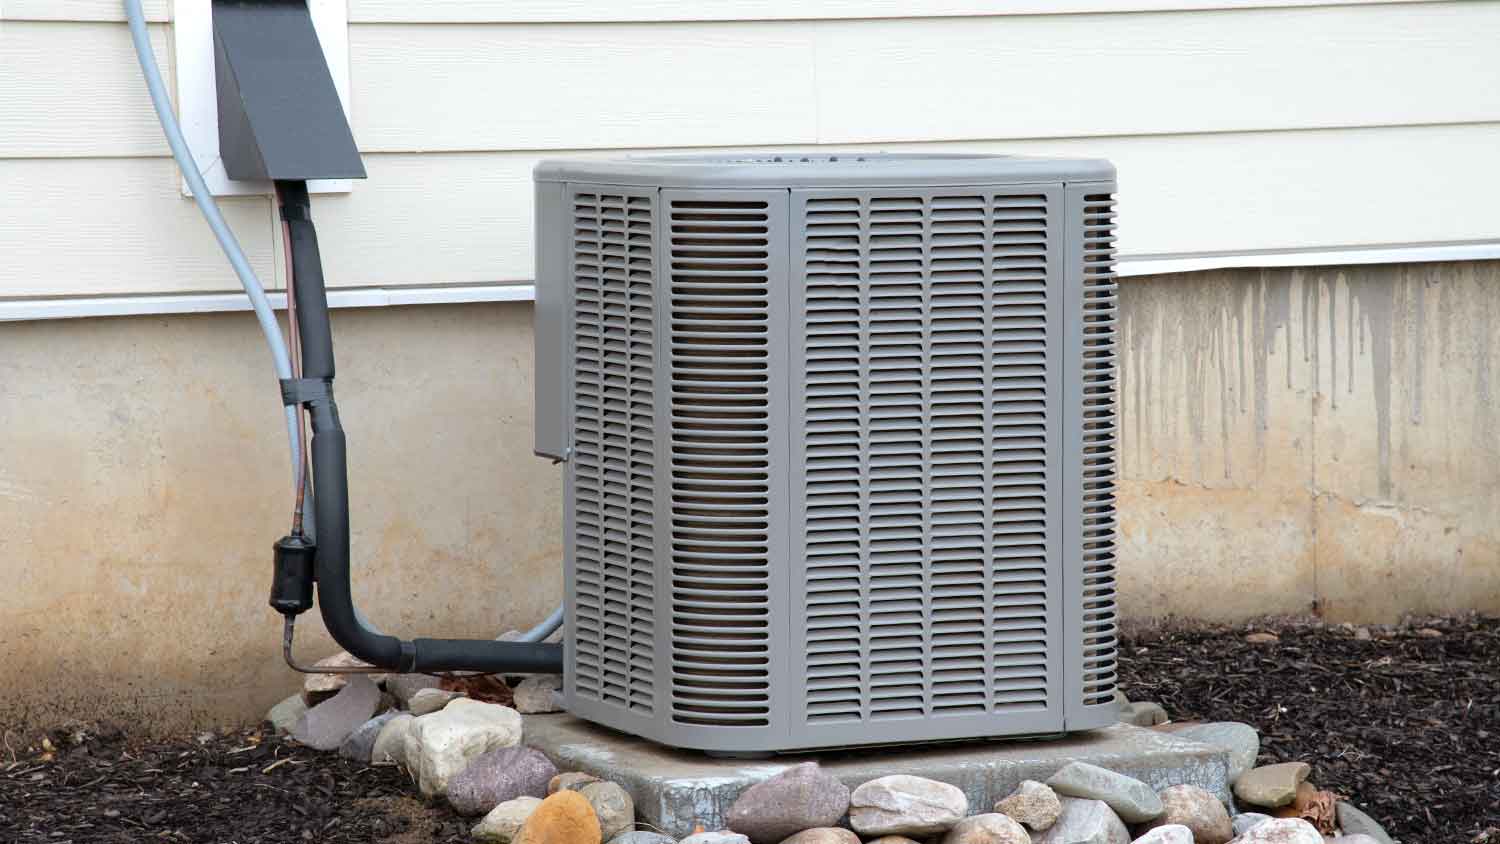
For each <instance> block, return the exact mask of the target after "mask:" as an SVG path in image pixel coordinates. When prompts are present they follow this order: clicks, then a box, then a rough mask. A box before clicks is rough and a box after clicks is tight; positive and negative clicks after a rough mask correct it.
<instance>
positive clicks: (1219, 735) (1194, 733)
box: [1162, 721, 1260, 785]
mask: <svg viewBox="0 0 1500 844" xmlns="http://www.w3.org/2000/svg"><path fill="white" fill-rule="evenodd" d="M1162 729H1163V730H1165V731H1166V732H1169V733H1172V734H1173V735H1176V736H1180V737H1182V738H1185V739H1187V740H1188V741H1196V742H1201V743H1203V744H1207V745H1212V746H1214V747H1217V748H1220V749H1222V750H1224V751H1226V752H1228V754H1229V784H1230V785H1234V784H1235V782H1236V781H1238V780H1239V778H1240V777H1241V776H1242V775H1243V774H1244V773H1245V772H1246V771H1248V770H1250V769H1251V768H1254V767H1255V760H1256V758H1257V757H1258V756H1260V733H1257V732H1256V731H1255V728H1254V727H1252V726H1250V725H1249V724H1242V723H1240V722H1239V721H1214V722H1211V723H1208V724H1181V725H1177V724H1171V725H1167V726H1164V727H1163V728H1162Z"/></svg>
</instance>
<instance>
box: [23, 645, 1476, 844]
mask: <svg viewBox="0 0 1500 844" xmlns="http://www.w3.org/2000/svg"><path fill="white" fill-rule="evenodd" d="M1250 630H1256V631H1271V632H1275V633H1277V635H1278V636H1279V638H1280V640H1279V641H1278V642H1274V643H1267V644H1251V643H1249V642H1247V641H1246V640H1245V635H1246V633H1247V632H1249V631H1250ZM1368 632H1370V634H1371V635H1370V638H1368V639H1362V638H1356V631H1355V630H1354V629H1350V628H1342V627H1337V626H1325V625H1321V624H1315V623H1297V622H1287V621H1281V622H1275V623H1266V624H1258V625H1254V626H1253V627H1250V628H1246V627H1236V628H1215V629H1202V628H1199V629H1165V628H1164V629H1157V630H1152V631H1145V632H1136V633H1133V634H1131V635H1128V636H1126V637H1125V639H1124V641H1123V643H1122V649H1121V654H1122V657H1123V659H1122V668H1123V675H1122V685H1123V688H1124V690H1125V692H1126V694H1127V695H1128V696H1129V697H1130V698H1131V699H1132V700H1156V701H1158V702H1160V703H1161V704H1162V705H1164V706H1165V707H1166V708H1167V710H1168V712H1170V713H1171V714H1172V716H1173V718H1174V719H1176V720H1190V719H1200V720H1239V721H1245V722H1247V723H1250V724H1252V725H1254V726H1255V727H1256V728H1257V729H1259V730H1260V731H1261V735H1262V744H1261V761H1262V762H1278V761H1289V760H1295V759H1300V760H1303V761H1306V762H1308V763H1310V764H1311V765H1312V766H1313V780H1314V781H1315V782H1316V783H1317V784H1318V785H1319V786H1320V787H1322V788H1327V789H1331V790H1333V791H1335V792H1337V793H1339V794H1341V795H1344V796H1347V797H1349V798H1350V799H1351V801H1352V802H1354V803H1356V804H1357V805H1359V806H1361V807H1362V808H1364V809H1365V810H1366V811H1367V812H1368V813H1369V814H1371V815H1372V816H1374V817H1375V818H1376V819H1377V820H1379V821H1380V822H1381V823H1383V824H1385V826H1386V829H1387V830H1388V831H1390V833H1391V834H1392V835H1393V836H1396V837H1397V838H1399V839H1401V841H1402V842H1403V844H1453V842H1471V841H1480V842H1485V841H1491V840H1493V841H1495V842H1497V843H1500V829H1497V830H1495V831H1494V832H1493V833H1487V832H1486V830H1489V829H1490V828H1491V827H1492V826H1500V619H1481V618H1462V619H1449V620H1439V621H1430V622H1426V623H1423V624H1420V625H1410V626H1405V627H1402V628H1396V629H1385V628H1370V629H1369V631H1368ZM411 794H412V790H411V788H410V787H409V785H408V783H407V781H406V778H405V776H404V775H402V774H401V773H399V772H398V771H396V770H394V769H392V768H371V767H368V766H365V765H358V764H354V763H351V762H349V761H347V760H343V759H340V758H338V757H337V756H336V755H335V754H329V753H318V752H315V751H312V750H308V749H306V748H303V747H299V746H297V745H296V744H295V743H293V742H291V741H290V740H287V739H284V738H278V737H274V736H271V735H268V734H267V733H265V732H262V731H259V730H249V731H226V732H220V733H209V734H203V735H199V736H193V737H188V738H185V739H182V740H178V741H172V742H159V741H155V742H143V741H137V740H135V739H133V738H131V737H130V736H128V735H125V734H123V733H121V732H120V731H119V730H118V729H114V728H109V727H100V726H97V725H96V726H94V727H91V728H75V729H72V730H59V731H54V732H53V733H51V734H50V735H49V737H48V744H47V745H46V746H41V745H38V746H34V747H32V748H21V747H11V746H9V745H8V744H7V746H5V747H3V748H0V842H6V844H12V843H13V844H42V842H45V843H46V844H116V842H121V843H123V842H141V841H167V842H194V844H197V843H199V842H201V844H272V842H275V844H287V843H289V842H301V841H310V842H322V843H323V844H353V842H360V844H367V843H369V842H378V843H379V844H449V842H453V843H454V844H457V842H466V841H468V828H469V826H470V825H471V823H472V820H470V819H464V818H460V817H458V816H456V815H454V814H453V813H451V812H450V811H449V810H448V809H447V808H446V806H444V805H437V806H426V805H424V804H423V803H422V802H420V801H419V800H417V799H414V798H413V797H412V796H411ZM1491 836H1492V837H1491Z"/></svg>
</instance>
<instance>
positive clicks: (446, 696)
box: [406, 689, 464, 716]
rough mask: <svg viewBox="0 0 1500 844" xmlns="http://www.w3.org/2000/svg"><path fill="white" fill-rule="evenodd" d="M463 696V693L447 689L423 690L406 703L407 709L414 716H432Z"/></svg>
mask: <svg viewBox="0 0 1500 844" xmlns="http://www.w3.org/2000/svg"><path fill="white" fill-rule="evenodd" d="M463 696H464V693H463V692H450V691H448V690H447V689H421V690H419V691H418V692H417V693H416V694H414V695H412V696H411V699H410V700H408V701H407V702H406V708H407V709H408V710H410V711H411V714H413V715H418V716H420V715H430V714H432V713H434V712H437V711H438V710H440V709H442V708H443V707H445V706H447V705H448V704H450V703H452V702H453V701H455V700H458V699H459V698H461V697H463Z"/></svg>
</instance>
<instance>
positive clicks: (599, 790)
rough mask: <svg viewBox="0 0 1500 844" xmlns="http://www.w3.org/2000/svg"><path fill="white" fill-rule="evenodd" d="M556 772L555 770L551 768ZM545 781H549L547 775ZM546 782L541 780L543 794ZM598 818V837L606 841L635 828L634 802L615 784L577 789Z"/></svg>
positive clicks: (602, 783) (605, 783)
mask: <svg viewBox="0 0 1500 844" xmlns="http://www.w3.org/2000/svg"><path fill="white" fill-rule="evenodd" d="M553 770H554V771H556V770H557V769H556V768H553ZM547 779H551V776H550V775H549V776H548V777H547ZM546 787H547V780H545V779H544V780H542V788H543V793H545V790H546ZM578 793H579V794H582V795H583V797H584V799H585V800H587V801H589V805H590V806H593V807H594V815H595V816H596V817H598V818H599V835H600V837H601V838H602V839H603V840H605V841H608V840H610V839H611V838H614V837H615V836H617V835H619V834H621V833H624V832H629V831H630V830H632V829H634V828H635V801H634V800H631V799H630V795H629V794H627V793H626V792H625V789H623V788H621V787H620V786H619V785H618V784H617V783H612V782H591V783H589V784H588V785H585V786H583V787H582V788H580V789H578Z"/></svg>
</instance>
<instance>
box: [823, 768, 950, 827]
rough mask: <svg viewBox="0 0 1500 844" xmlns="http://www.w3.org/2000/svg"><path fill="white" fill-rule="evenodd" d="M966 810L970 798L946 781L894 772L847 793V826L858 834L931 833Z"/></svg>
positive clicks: (947, 825)
mask: <svg viewBox="0 0 1500 844" xmlns="http://www.w3.org/2000/svg"><path fill="white" fill-rule="evenodd" d="M968 813H969V798H967V797H965V796H964V793H963V791H961V790H959V789H958V788H957V787H956V786H952V785H949V784H948V783H945V782H938V781H937V780H930V779H927V778H926V777H914V776H909V775H907V774H894V775H892V776H888V777H881V778H879V779H874V780H870V781H869V782H867V783H865V784H864V785H861V786H860V787H859V788H856V789H854V793H853V794H851V795H850V796H849V825H850V826H852V827H854V831H855V832H858V833H859V834H860V835H910V836H921V835H934V834H937V833H939V832H947V831H948V830H949V829H950V828H951V827H952V826H953V825H954V824H956V823H958V822H959V821H961V820H963V817H964V815H967V814H968Z"/></svg>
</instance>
